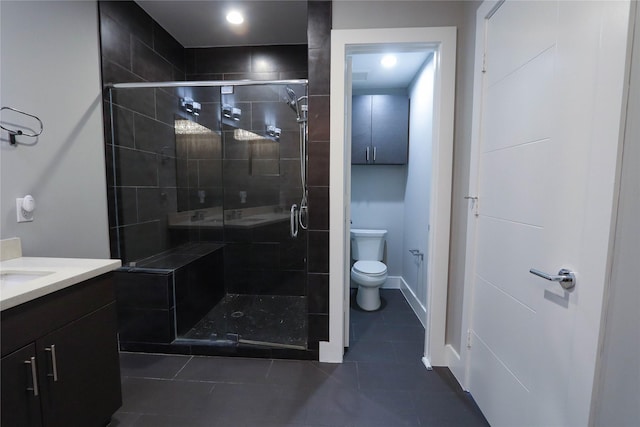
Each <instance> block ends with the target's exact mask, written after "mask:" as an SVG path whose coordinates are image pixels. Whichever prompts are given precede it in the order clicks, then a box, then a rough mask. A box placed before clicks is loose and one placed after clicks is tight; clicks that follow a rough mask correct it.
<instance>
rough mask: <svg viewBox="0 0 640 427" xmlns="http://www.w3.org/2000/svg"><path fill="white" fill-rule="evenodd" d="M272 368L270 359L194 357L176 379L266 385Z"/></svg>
mask: <svg viewBox="0 0 640 427" xmlns="http://www.w3.org/2000/svg"><path fill="white" fill-rule="evenodd" d="M270 367H271V360H270V359H246V358H241V357H197V356H194V357H193V358H192V359H191V360H190V361H189V363H187V365H186V366H185V367H184V369H182V371H180V373H179V374H178V375H177V376H176V379H180V380H191V381H212V382H229V383H248V384H255V383H264V382H265V381H266V377H267V373H268V372H269V368H270Z"/></svg>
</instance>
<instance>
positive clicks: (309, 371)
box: [267, 360, 336, 388]
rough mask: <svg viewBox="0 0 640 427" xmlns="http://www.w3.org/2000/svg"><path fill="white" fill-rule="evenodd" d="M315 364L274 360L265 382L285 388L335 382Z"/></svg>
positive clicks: (304, 361) (301, 361)
mask: <svg viewBox="0 0 640 427" xmlns="http://www.w3.org/2000/svg"><path fill="white" fill-rule="evenodd" d="M335 381H336V379H334V378H332V377H331V375H329V373H327V372H325V371H324V370H322V369H320V367H319V366H318V364H317V363H315V362H312V361H308V360H274V361H273V364H272V365H271V369H270V370H269V375H268V377H267V382H268V383H269V384H277V385H281V386H287V387H304V388H308V387H316V386H318V385H322V384H323V383H325V382H335Z"/></svg>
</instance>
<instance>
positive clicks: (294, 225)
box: [289, 203, 298, 237]
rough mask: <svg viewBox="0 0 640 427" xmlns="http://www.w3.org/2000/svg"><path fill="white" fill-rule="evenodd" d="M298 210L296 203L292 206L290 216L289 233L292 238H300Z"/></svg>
mask: <svg viewBox="0 0 640 427" xmlns="http://www.w3.org/2000/svg"><path fill="white" fill-rule="evenodd" d="M297 208H298V205H296V204H295V203H294V204H293V205H291V213H290V216H289V233H290V234H291V237H297V236H298V218H297V211H296V209H297Z"/></svg>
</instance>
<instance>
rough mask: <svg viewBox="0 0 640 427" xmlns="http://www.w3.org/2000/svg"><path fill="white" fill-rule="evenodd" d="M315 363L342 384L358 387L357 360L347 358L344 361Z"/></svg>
mask: <svg viewBox="0 0 640 427" xmlns="http://www.w3.org/2000/svg"><path fill="white" fill-rule="evenodd" d="M313 364H314V365H315V366H317V367H318V369H320V370H321V371H322V372H324V373H326V374H327V375H329V376H330V377H331V378H333V379H334V380H336V381H337V382H338V383H339V384H340V385H343V386H352V387H356V388H357V387H358V367H357V365H356V363H355V362H352V361H349V360H345V361H344V362H343V363H321V362H313Z"/></svg>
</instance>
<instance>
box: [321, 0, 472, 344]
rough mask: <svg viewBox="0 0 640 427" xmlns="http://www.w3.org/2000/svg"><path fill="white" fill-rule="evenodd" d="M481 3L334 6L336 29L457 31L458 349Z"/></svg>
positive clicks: (453, 326)
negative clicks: (477, 20) (447, 28)
mask: <svg viewBox="0 0 640 427" xmlns="http://www.w3.org/2000/svg"><path fill="white" fill-rule="evenodd" d="M479 5H480V2H477V1H460V2H458V1H388V2H382V1H336V2H334V3H333V28H334V29H338V30H344V29H358V28H398V27H400V28H401V27H444V26H456V27H457V28H458V48H457V50H458V54H457V63H456V69H457V76H456V106H455V130H454V131H455V137H454V138H455V141H454V164H453V197H452V200H453V201H452V208H453V209H452V218H451V249H450V261H449V262H450V265H449V297H448V309H447V337H446V338H447V343H449V344H451V345H452V346H453V347H454V348H455V349H456V350H459V349H460V343H461V328H462V300H463V290H464V289H463V288H464V263H465V243H466V226H467V203H466V202H465V200H464V199H463V197H464V196H466V195H467V188H468V183H469V159H470V149H471V148H470V147H471V112H472V111H471V107H472V95H473V70H472V67H473V61H474V49H475V12H476V10H477V8H478V6H479Z"/></svg>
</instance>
